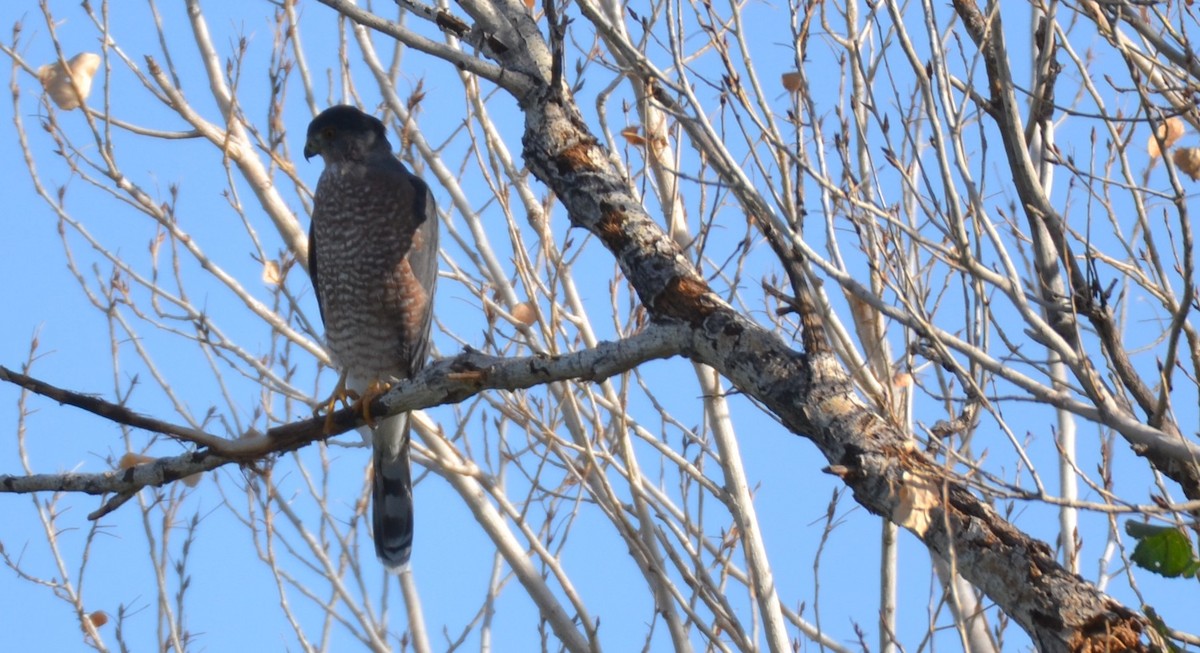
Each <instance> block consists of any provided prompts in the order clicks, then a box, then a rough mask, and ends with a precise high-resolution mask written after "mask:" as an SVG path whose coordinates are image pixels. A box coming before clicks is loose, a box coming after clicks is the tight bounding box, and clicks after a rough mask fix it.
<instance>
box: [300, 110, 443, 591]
mask: <svg viewBox="0 0 1200 653" xmlns="http://www.w3.org/2000/svg"><path fill="white" fill-rule="evenodd" d="M318 154H319V155H320V156H321V158H323V159H324V160H325V169H324V171H322V172H321V178H320V180H319V181H318V182H317V192H316V195H315V196H314V198H313V212H312V226H311V228H310V230H309V240H308V264H309V275H310V277H311V278H312V283H313V288H314V290H315V291H316V295H317V306H318V307H319V309H320V312H321V319H322V321H323V322H324V324H325V340H326V344H327V345H328V347H329V351H330V353H331V354H332V355H333V360H334V363H335V364H336V365H337V367H338V368H339V369H340V372H341V377H340V379H339V381H338V389H337V390H336V391H335V392H334V395H333V396H332V397H331V398H330V400H329V407H330V409H332V407H333V404H334V403H335V402H336V401H337V400H339V399H340V400H343V401H344V400H345V399H346V398H347V397H351V398H356V399H358V400H359V401H360V402H361V404H360V405H361V406H363V407H364V408H363V413H364V417H365V418H366V420H367V423H368V427H367V428H370V435H371V442H372V446H373V449H374V450H373V468H374V472H375V473H374V480H373V487H372V504H373V507H372V526H373V528H374V531H375V553H376V554H377V555H378V556H379V559H380V560H381V561H382V562H383V564H384V565H385V566H386V567H387V568H388V569H389V570H391V571H397V572H398V571H401V570H402V569H404V568H406V567H407V565H408V559H409V555H410V553H411V552H412V541H413V505H412V476H411V472H410V469H409V421H408V415H407V414H402V415H396V416H394V417H388V418H385V419H382V420H379V421H378V422H377V423H372V420H371V417H370V409H369V406H370V403H371V400H372V399H374V398H375V397H377V396H378V395H379V394H381V393H382V392H384V391H386V389H387V386H388V385H389V384H391V383H394V382H395V381H397V380H400V379H407V378H410V377H412V376H413V375H414V374H416V373H417V372H418V371H420V369H421V368H422V367H424V365H425V358H426V356H427V354H428V351H429V326H430V319H431V317H432V309H433V293H434V287H435V285H436V283H437V251H438V228H437V227H438V224H437V208H436V207H435V205H434V202H433V194H432V193H430V191H429V186H427V185H426V184H425V182H424V181H421V179H420V178H419V177H417V176H416V175H414V174H412V173H411V172H409V171H408V169H407V168H405V167H404V164H403V163H401V162H400V160H399V159H397V158H396V156H395V155H394V154H392V147H391V145H390V144H389V143H388V138H387V130H386V129H385V128H384V125H383V122H381V121H380V120H379V119H377V118H375V117H373V116H370V115H368V114H366V113H363V112H362V111H359V110H358V109H356V108H354V107H350V106H344V105H341V106H335V107H331V108H329V109H326V110H325V111H323V112H321V114H320V115H318V116H317V117H316V118H314V119H313V121H312V123H310V124H309V126H308V138H307V140H306V141H305V143H304V158H305V159H309V158H312V157H313V156H314V155H318ZM366 434H367V432H366V430H365V429H364V435H366Z"/></svg>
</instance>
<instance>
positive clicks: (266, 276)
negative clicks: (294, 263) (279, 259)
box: [262, 261, 281, 286]
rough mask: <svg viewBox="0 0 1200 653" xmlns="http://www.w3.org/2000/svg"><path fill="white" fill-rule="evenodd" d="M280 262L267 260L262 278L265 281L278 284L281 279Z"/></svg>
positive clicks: (268, 283) (274, 284)
mask: <svg viewBox="0 0 1200 653" xmlns="http://www.w3.org/2000/svg"><path fill="white" fill-rule="evenodd" d="M280 278H281V276H280V274H279V264H278V263H276V262H275V261H267V262H266V263H264V264H263V272H262V279H263V283H265V284H267V285H270V286H278V285H279V281H280Z"/></svg>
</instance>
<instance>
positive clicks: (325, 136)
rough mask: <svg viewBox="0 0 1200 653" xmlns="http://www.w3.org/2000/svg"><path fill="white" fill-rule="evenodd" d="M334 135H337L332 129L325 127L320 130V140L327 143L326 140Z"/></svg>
mask: <svg viewBox="0 0 1200 653" xmlns="http://www.w3.org/2000/svg"><path fill="white" fill-rule="evenodd" d="M336 133H337V130H336V129H334V128H333V127H326V128H325V129H322V130H321V140H325V141H327V140H329V139H331V138H333V135H334V134H336Z"/></svg>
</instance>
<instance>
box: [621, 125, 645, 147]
mask: <svg viewBox="0 0 1200 653" xmlns="http://www.w3.org/2000/svg"><path fill="white" fill-rule="evenodd" d="M639 132H641V128H640V127H626V128H625V129H622V130H621V135H622V136H624V137H625V140H626V141H628V142H629V144H630V145H637V146H638V147H642V146H644V145H645V144H646V139H645V138H644V137H643V136H642V135H641V134H640V133H639Z"/></svg>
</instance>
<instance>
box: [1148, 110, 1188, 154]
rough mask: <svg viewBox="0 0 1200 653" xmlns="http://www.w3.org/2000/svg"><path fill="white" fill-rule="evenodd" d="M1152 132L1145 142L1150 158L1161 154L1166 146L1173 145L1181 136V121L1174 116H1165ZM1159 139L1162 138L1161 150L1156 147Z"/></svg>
mask: <svg viewBox="0 0 1200 653" xmlns="http://www.w3.org/2000/svg"><path fill="white" fill-rule="evenodd" d="M1154 132H1155V134H1154V135H1152V136H1150V140H1148V141H1147V142H1146V152H1148V153H1149V154H1150V158H1151V159H1157V158H1158V157H1160V156H1162V153H1163V152H1164V151H1166V149H1167V148H1169V147H1171V146H1172V145H1174V144H1175V142H1176V141H1178V140H1179V139H1180V138H1181V137H1182V136H1183V121H1182V120H1180V119H1179V118H1177V117H1174V116H1173V117H1171V118H1167V119H1166V121H1164V122H1163V123H1162V124H1160V125H1159V126H1158V129H1156V130H1154ZM1160 139H1161V140H1162V147H1163V149H1162V150H1160V149H1159V148H1158V141H1159V140H1160Z"/></svg>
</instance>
